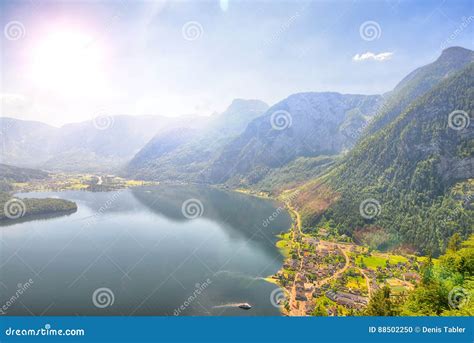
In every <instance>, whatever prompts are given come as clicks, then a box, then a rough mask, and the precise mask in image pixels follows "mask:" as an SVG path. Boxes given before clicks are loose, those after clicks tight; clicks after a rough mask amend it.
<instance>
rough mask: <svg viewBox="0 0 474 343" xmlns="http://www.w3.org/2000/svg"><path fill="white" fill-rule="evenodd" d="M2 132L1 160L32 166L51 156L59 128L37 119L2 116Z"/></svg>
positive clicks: (0, 122)
mask: <svg viewBox="0 0 474 343" xmlns="http://www.w3.org/2000/svg"><path fill="white" fill-rule="evenodd" d="M0 133H1V140H2V142H1V144H2V145H1V148H2V160H1V162H2V163H9V164H14V165H18V166H30V167H32V166H35V165H38V164H41V163H42V162H44V161H45V160H46V159H48V158H49V156H50V151H52V150H53V149H55V146H54V140H53V137H56V135H57V133H58V129H57V128H55V127H53V126H49V125H47V124H43V123H40V122H36V121H26V120H18V119H13V118H6V117H0Z"/></svg>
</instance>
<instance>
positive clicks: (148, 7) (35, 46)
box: [0, 0, 474, 126]
mask: <svg viewBox="0 0 474 343" xmlns="http://www.w3.org/2000/svg"><path fill="white" fill-rule="evenodd" d="M0 28H1V29H2V32H0V33H2V36H1V38H0V44H1V45H0V48H1V49H0V51H1V55H0V57H1V69H0V81H1V83H0V100H1V103H0V111H1V113H0V115H1V116H8V117H14V118H19V119H25V120H36V121H42V122H45V123H48V124H51V125H55V126H60V125H63V124H65V123H70V122H79V121H85V120H90V119H92V118H94V117H97V116H99V115H104V114H106V115H118V114H128V115H164V116H179V115H190V114H196V115H210V114H213V113H219V112H222V111H223V110H225V108H226V107H227V106H228V105H229V104H230V103H231V102H232V100H233V99H235V98H244V99H260V100H263V101H265V102H267V103H268V104H269V105H272V104H274V103H276V102H278V101H280V100H282V99H284V98H286V97H288V96H289V95H291V94H294V93H297V92H307V91H316V92H321V91H335V92H340V93H354V94H381V93H384V92H387V91H389V90H391V89H392V88H393V87H394V86H395V85H396V84H397V83H398V82H399V81H400V80H401V79H402V78H403V77H404V76H406V75H407V74H408V73H409V72H411V71H412V70H414V69H415V68H417V67H419V66H422V65H424V64H427V63H430V62H432V61H434V60H435V59H436V58H437V57H438V56H439V55H440V53H441V51H442V50H443V49H444V48H446V47H449V46H463V47H466V48H469V49H473V48H474V2H473V1H471V0H466V1H464V0H451V1H448V0H446V1H443V0H430V1H428V0H425V1H414V0H411V1H409V0H407V1H401V0H378V1H362V0H359V1H350V0H332V1H297V0H293V1H275V0H273V1H258V0H257V1H238V0H227V1H226V0H221V1H219V0H209V1H206V0H203V1H142V2H141V1H120V0H118V1H91V0H89V1H39V0H25V1H8V0H7V1H5V0H0Z"/></svg>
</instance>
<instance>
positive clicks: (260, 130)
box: [205, 93, 381, 184]
mask: <svg viewBox="0 0 474 343" xmlns="http://www.w3.org/2000/svg"><path fill="white" fill-rule="evenodd" d="M380 101H381V96H379V95H370V96H367V95H345V94H339V93H298V94H294V95H291V96H289V97H288V98H286V99H284V100H283V101H280V102H279V103H277V104H276V105H274V106H272V107H271V108H270V109H268V110H267V111H266V112H265V114H263V115H262V116H260V117H258V118H256V119H255V120H253V121H252V122H251V123H250V124H249V125H248V126H247V128H246V129H245V131H244V132H243V133H242V134H241V135H239V136H238V137H237V138H235V139H234V140H232V141H231V142H230V143H229V144H227V145H226V146H225V147H224V149H223V151H222V153H221V154H220V156H219V157H218V158H217V160H216V161H215V162H213V163H212V165H211V166H210V167H209V168H208V170H206V172H205V179H206V181H208V182H211V183H225V182H230V183H231V184H254V183H256V182H258V181H260V180H261V179H262V178H263V177H264V176H265V175H266V174H267V173H269V172H270V171H271V170H272V169H274V168H279V167H281V166H283V165H285V164H287V163H289V162H291V161H293V160H295V159H296V158H298V157H314V156H319V155H336V154H339V153H341V152H343V151H344V150H345V149H348V148H350V147H351V146H352V145H353V144H354V141H355V140H354V138H353V137H351V136H350V135H349V134H348V128H350V129H351V130H357V129H359V128H360V127H362V125H364V124H365V123H366V122H367V120H368V118H370V117H371V116H372V115H374V114H375V113H376V111H377V108H378V106H379V105H380Z"/></svg>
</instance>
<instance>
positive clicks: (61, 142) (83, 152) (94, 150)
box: [0, 115, 207, 172]
mask: <svg viewBox="0 0 474 343" xmlns="http://www.w3.org/2000/svg"><path fill="white" fill-rule="evenodd" d="M206 120H207V119H204V118H200V117H194V116H193V117H190V116H187V117H180V118H168V117H161V116H125V115H119V116H111V117H104V118H101V119H100V120H91V121H85V122H81V123H73V124H67V125H64V126H62V127H60V128H56V127H52V126H49V125H46V124H43V123H39V122H32V121H23V120H18V119H13V118H0V127H1V128H2V141H3V146H2V148H3V150H2V162H5V163H9V164H14V165H18V166H24V167H34V168H41V169H47V170H60V171H74V172H89V171H92V172H94V171H108V172H113V171H117V170H119V169H120V168H121V167H122V165H124V164H125V163H126V162H128V161H129V160H130V159H131V158H132V157H133V156H134V155H135V154H136V153H137V152H138V151H139V150H140V149H141V148H142V147H143V146H144V145H145V144H146V143H147V142H148V141H149V140H150V139H151V138H152V137H153V136H154V135H155V134H156V133H157V132H160V131H161V130H168V129H170V128H173V127H183V126H190V127H199V125H201V124H202V123H204V122H206Z"/></svg>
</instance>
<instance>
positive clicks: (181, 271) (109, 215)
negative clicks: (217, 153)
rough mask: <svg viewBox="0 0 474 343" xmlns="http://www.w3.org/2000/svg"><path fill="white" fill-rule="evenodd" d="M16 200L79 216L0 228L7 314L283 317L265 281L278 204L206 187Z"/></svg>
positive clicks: (280, 216) (271, 269)
mask: <svg viewBox="0 0 474 343" xmlns="http://www.w3.org/2000/svg"><path fill="white" fill-rule="evenodd" d="M17 196H18V197H36V198H44V197H59V198H63V199H68V200H72V201H74V202H76V203H77V205H78V211H77V212H76V213H73V214H71V215H68V216H63V217H56V218H41V219H37V220H32V221H27V222H21V223H17V224H13V225H3V226H1V227H0V232H1V234H0V237H1V242H0V243H1V246H0V247H1V252H0V253H1V255H0V256H1V261H0V262H1V265H0V279H1V283H0V290H1V293H0V294H1V296H0V307H1V306H2V305H3V312H5V313H7V314H8V315H32V314H34V315H168V316H173V315H194V316H207V315H215V316H262V315H265V316H267V315H272V316H278V315H280V310H279V308H278V307H277V306H274V305H273V303H274V301H272V297H274V296H275V294H276V292H280V291H279V290H277V286H275V285H273V284H271V283H268V282H266V281H265V280H263V278H264V277H266V276H269V275H272V274H274V273H275V272H276V271H278V269H279V268H280V267H281V265H282V263H283V257H282V255H281V254H280V252H279V251H278V249H277V248H276V247H275V243H276V241H277V240H278V239H277V237H276V235H277V234H279V233H281V232H283V231H287V230H288V229H289V227H290V224H291V218H290V216H289V215H288V213H287V212H286V211H284V210H283V209H282V207H279V206H281V204H278V203H276V202H274V201H270V200H266V199H261V198H257V197H252V196H248V195H245V194H240V193H236V192H230V191H224V190H219V189H215V188H209V187H204V186H202V187H201V186H170V185H159V186H152V187H151V186H150V187H138V188H132V189H126V190H120V191H113V192H86V191H64V192H37V193H27V194H18V195H17ZM270 218H271V219H270ZM272 292H273V294H272ZM12 297H13V298H12ZM239 303H249V304H250V305H251V306H252V308H251V309H250V310H243V309H240V308H238V307H236V306H235V304H239Z"/></svg>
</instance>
